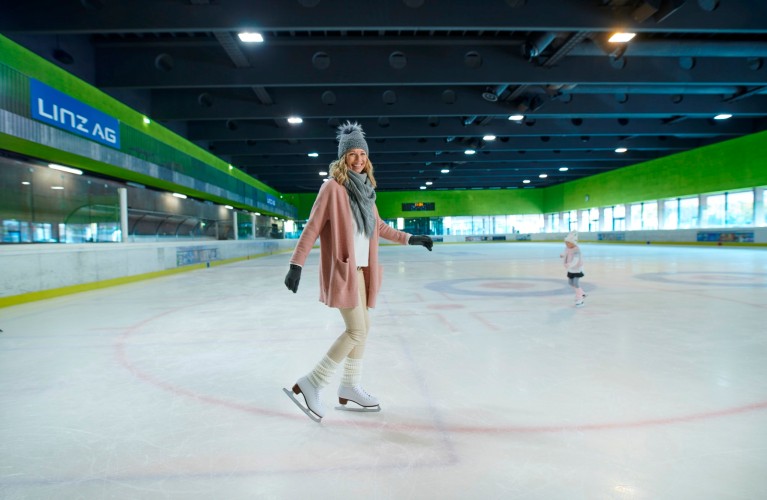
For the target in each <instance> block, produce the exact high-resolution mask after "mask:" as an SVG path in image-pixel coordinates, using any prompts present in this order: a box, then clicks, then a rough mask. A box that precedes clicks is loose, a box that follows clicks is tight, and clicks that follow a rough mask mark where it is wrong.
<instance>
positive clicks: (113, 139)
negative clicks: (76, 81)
mask: <svg viewBox="0 0 767 500" xmlns="http://www.w3.org/2000/svg"><path fill="white" fill-rule="evenodd" d="M30 94H31V106H32V117H34V118H35V119H37V120H40V121H41V122H45V123H47V124H49V125H53V126H54V127H58V128H60V129H62V130H66V131H67V132H72V133H73V134H77V135H80V136H83V137H86V138H88V139H91V140H93V141H97V142H100V143H102V144H106V145H107V146H110V147H113V148H117V149H120V122H119V121H117V119H116V118H113V117H111V116H109V115H107V114H104V113H102V112H101V111H99V110H97V109H94V108H92V107H90V106H88V105H87V104H83V103H81V102H80V101H78V100H77V99H74V98H72V97H70V96H68V95H66V94H64V93H63V92H59V91H58V90H56V89H54V88H52V87H49V86H47V85H45V84H44V83H42V82H39V81H37V80H35V79H34V78H30Z"/></svg>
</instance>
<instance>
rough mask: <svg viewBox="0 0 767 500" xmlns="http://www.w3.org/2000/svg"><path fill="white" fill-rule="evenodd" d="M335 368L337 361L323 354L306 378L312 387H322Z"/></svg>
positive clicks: (328, 380)
mask: <svg viewBox="0 0 767 500" xmlns="http://www.w3.org/2000/svg"><path fill="white" fill-rule="evenodd" d="M336 368H338V363H336V362H335V361H333V360H332V359H330V358H329V357H328V356H327V355H325V357H324V358H322V361H320V362H319V363H317V366H315V367H314V370H312V371H311V373H309V375H307V378H308V379H309V382H311V383H312V385H313V386H314V387H316V388H317V389H322V388H323V387H325V386H326V385H328V384H329V383H330V379H331V378H332V377H333V374H334V373H335V372H336Z"/></svg>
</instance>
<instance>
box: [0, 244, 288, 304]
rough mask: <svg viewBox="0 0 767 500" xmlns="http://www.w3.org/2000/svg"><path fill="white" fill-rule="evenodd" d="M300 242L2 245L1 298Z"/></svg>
mask: <svg viewBox="0 0 767 500" xmlns="http://www.w3.org/2000/svg"><path fill="white" fill-rule="evenodd" d="M295 243H296V241H295V240H198V241H177V240H173V241H163V242H147V243H86V244H65V245H60V244H50V245H49V244H34V245H3V246H0V298H2V297H11V296H14V295H22V294H27V293H32V292H41V291H45V290H53V289H57V288H64V287H68V286H74V285H84V284H88V283H98V282H102V281H107V280H113V279H118V278H126V277H131V276H139V275H142V274H147V273H154V272H160V271H167V270H171V269H177V268H181V267H184V266H189V265H194V264H206V265H207V263H209V262H215V261H226V260H229V259H244V258H248V257H249V256H257V255H263V254H273V253H279V252H282V251H285V250H290V249H292V248H293V247H294V246H295Z"/></svg>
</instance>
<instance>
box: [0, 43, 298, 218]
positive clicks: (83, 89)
mask: <svg viewBox="0 0 767 500" xmlns="http://www.w3.org/2000/svg"><path fill="white" fill-rule="evenodd" d="M28 78H35V79H37V80H39V81H41V82H44V83H46V84H48V85H51V86H53V87H55V88H56V89H58V90H60V91H62V92H64V93H66V94H68V95H69V96H71V97H73V98H75V99H77V100H78V101H80V102H83V103H85V104H87V105H89V106H91V107H93V108H96V109H98V110H100V111H102V112H104V113H106V114H108V115H110V116H112V117H114V118H116V119H118V120H119V121H120V135H121V150H122V151H123V152H125V153H127V154H130V155H133V156H136V157H138V158H142V159H145V160H147V161H150V162H152V163H155V164H157V165H161V166H163V167H166V168H169V169H171V170H173V171H176V172H180V173H183V174H185V175H187V176H189V177H193V178H197V179H200V180H204V181H205V182H208V183H211V184H214V185H216V186H218V187H221V188H224V189H226V190H228V191H230V192H232V193H236V194H238V195H243V196H247V197H251V198H254V199H257V200H258V201H259V202H265V201H266V194H270V195H272V196H274V197H275V198H277V199H278V200H280V199H281V198H283V197H282V195H281V193H279V192H278V191H276V190H275V189H273V188H271V187H270V186H267V185H266V184H264V183H262V182H260V181H258V180H257V179H254V178H253V177H251V176H249V175H247V174H246V173H244V172H242V171H241V170H239V169H237V168H230V166H229V164H228V163H226V162H225V161H223V160H222V159H220V158H218V157H216V156H214V155H212V154H211V153H209V152H208V151H205V150H204V149H202V148H199V147H198V146H196V145H195V144H193V143H191V142H189V141H188V140H186V139H184V138H183V137H181V136H179V135H177V134H175V133H174V132H172V131H170V130H168V129H167V128H165V127H163V126H162V125H160V124H158V123H155V122H151V123H148V124H147V123H145V122H144V115H142V114H141V113H139V112H137V111H135V110H133V109H131V108H130V107H128V106H126V105H124V104H122V103H121V102H119V101H118V100H116V99H114V98H112V97H110V96H109V95H107V94H105V93H103V92H102V91H100V90H98V89H97V88H95V87H93V86H91V85H89V84H87V83H86V82H83V81H82V80H80V79H79V78H77V77H76V76H74V75H71V74H70V73H68V72H66V71H65V70H63V69H61V68H59V67H57V66H56V65H54V64H51V63H50V62H48V61H46V60H45V59H43V58H41V57H39V56H37V55H36V54H34V53H33V52H31V51H29V50H27V49H25V48H24V47H22V46H20V45H18V44H16V43H14V42H13V41H11V40H9V39H8V38H5V37H3V36H2V35H0V107H2V109H6V110H8V111H10V112H12V113H14V114H18V115H20V116H24V117H26V118H31V113H30V109H29V83H28ZM0 132H1V131H0ZM15 142H16V141H12V140H10V138H9V137H6V138H5V140H4V141H3V143H4V144H5V147H6V148H8V149H11V150H13V149H12V148H11V146H10V145H11V144H13V143H15ZM22 143H23V142H22ZM18 144H21V143H18ZM36 149H38V148H35V147H33V146H31V145H30V144H24V147H23V149H22V150H17V151H18V152H23V153H25V154H30V155H32V154H33V150H36ZM40 149H42V150H44V149H45V148H40ZM46 153H47V155H46V156H45V157H44V158H45V159H47V160H49V161H61V162H63V161H64V159H65V158H67V155H65V154H62V153H61V152H58V150H50V151H46ZM69 156H71V155H69ZM68 159H69V160H70V161H69V162H68V163H69V164H71V165H73V166H82V167H85V163H88V164H89V169H90V170H93V171H95V172H100V173H104V174H110V173H113V172H114V169H112V168H110V166H108V165H106V164H104V163H103V162H93V161H88V160H87V159H83V158H80V157H69V158H68ZM110 171H111V172H110ZM131 177H135V176H129V175H126V176H123V177H122V178H124V179H128V180H137V179H135V178H131ZM142 183H143V184H146V185H148V186H153V187H161V188H163V189H173V188H174V186H173V185H171V184H170V183H168V182H164V181H162V180H158V179H154V178H150V179H144V180H143V182H142ZM254 189H255V190H256V193H255V194H254V192H253V190H254ZM184 192H185V193H187V194H190V195H193V196H196V197H200V198H203V199H208V200H211V201H217V202H223V203H230V201H229V200H220V199H216V198H217V197H216V196H215V195H211V194H209V193H204V192H199V191H195V192H190V190H189V189H187V188H185V189H184ZM281 201H283V202H284V199H283V200H281Z"/></svg>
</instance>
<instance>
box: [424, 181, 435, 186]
mask: <svg viewBox="0 0 767 500" xmlns="http://www.w3.org/2000/svg"><path fill="white" fill-rule="evenodd" d="M424 184H426V185H427V186H431V185H432V184H434V183H433V182H431V181H426V182H425V183H424Z"/></svg>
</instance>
